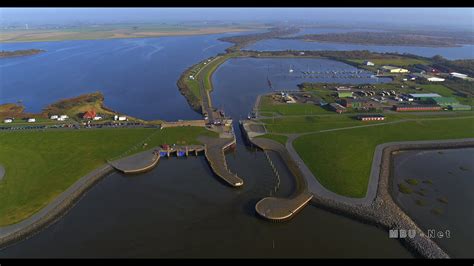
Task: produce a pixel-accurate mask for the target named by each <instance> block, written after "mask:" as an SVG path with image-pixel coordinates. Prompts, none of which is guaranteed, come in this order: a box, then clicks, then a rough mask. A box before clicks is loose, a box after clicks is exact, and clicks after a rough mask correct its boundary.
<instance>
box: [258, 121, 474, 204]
mask: <svg viewBox="0 0 474 266" xmlns="http://www.w3.org/2000/svg"><path fill="white" fill-rule="evenodd" d="M267 127H268V126H267ZM472 137H474V118H472V117H464V118H458V119H446V120H424V121H421V120H420V121H409V122H402V123H398V124H387V125H381V126H375V127H365V128H355V129H348V130H340V131H332V132H324V133H314V134H310V135H305V136H302V137H299V138H298V139H296V140H295V141H294V142H293V145H294V147H295V149H296V151H297V152H298V154H299V155H300V156H301V158H302V159H303V160H304V162H305V164H306V165H307V166H308V167H309V169H310V170H311V171H312V173H313V174H314V175H315V176H316V178H317V179H318V180H319V182H320V183H321V184H322V185H323V186H325V187H326V188H327V189H329V190H331V191H334V192H336V193H338V194H341V195H344V196H349V197H357V198H360V197H364V196H365V193H366V191H367V186H368V180H369V175H370V170H371V165H372V158H373V155H374V151H375V147H376V146H377V145H379V144H382V143H386V142H394V141H416V140H438V139H458V138H459V139H460V138H472Z"/></svg>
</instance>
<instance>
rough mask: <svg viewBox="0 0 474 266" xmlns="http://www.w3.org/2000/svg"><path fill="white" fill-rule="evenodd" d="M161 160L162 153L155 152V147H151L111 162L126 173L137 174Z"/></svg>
mask: <svg viewBox="0 0 474 266" xmlns="http://www.w3.org/2000/svg"><path fill="white" fill-rule="evenodd" d="M159 160H160V154H159V153H157V152H155V149H150V150H146V151H143V152H140V153H137V154H134V155H131V156H128V157H125V158H122V159H118V160H115V161H112V162H109V164H110V165H111V166H113V167H114V168H115V169H116V170H118V171H120V172H122V173H124V174H136V173H142V172H146V171H148V170H150V169H152V168H153V167H154V166H155V165H156V164H157V163H158V161H159Z"/></svg>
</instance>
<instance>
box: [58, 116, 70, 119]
mask: <svg viewBox="0 0 474 266" xmlns="http://www.w3.org/2000/svg"><path fill="white" fill-rule="evenodd" d="M59 118H61V119H63V120H64V119H68V118H69V116H67V115H60V116H59Z"/></svg>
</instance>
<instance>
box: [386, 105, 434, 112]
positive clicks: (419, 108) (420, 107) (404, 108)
mask: <svg viewBox="0 0 474 266" xmlns="http://www.w3.org/2000/svg"><path fill="white" fill-rule="evenodd" d="M393 109H394V110H395V111H397V112H412V111H440V110H441V106H439V105H394V106H393Z"/></svg>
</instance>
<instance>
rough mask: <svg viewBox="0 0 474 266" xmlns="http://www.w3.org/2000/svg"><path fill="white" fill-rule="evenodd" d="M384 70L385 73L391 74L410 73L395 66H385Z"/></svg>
mask: <svg viewBox="0 0 474 266" xmlns="http://www.w3.org/2000/svg"><path fill="white" fill-rule="evenodd" d="M382 69H383V70H384V71H387V72H390V73H408V72H410V71H408V69H404V68H400V67H393V66H383V67H382Z"/></svg>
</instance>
